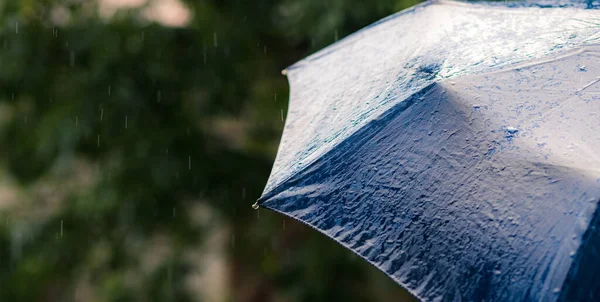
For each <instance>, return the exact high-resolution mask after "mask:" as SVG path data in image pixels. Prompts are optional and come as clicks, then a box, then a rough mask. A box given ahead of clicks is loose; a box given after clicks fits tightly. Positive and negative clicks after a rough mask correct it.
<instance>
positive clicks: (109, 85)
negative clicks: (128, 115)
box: [108, 85, 110, 95]
mask: <svg viewBox="0 0 600 302" xmlns="http://www.w3.org/2000/svg"><path fill="white" fill-rule="evenodd" d="M108 95H110V85H108Z"/></svg>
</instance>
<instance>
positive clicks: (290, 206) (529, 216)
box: [259, 1, 600, 301]
mask: <svg viewBox="0 0 600 302" xmlns="http://www.w3.org/2000/svg"><path fill="white" fill-rule="evenodd" d="M584 7H586V6H585V5H584V6H583V7H582V6H581V5H571V6H567V7H564V6H561V7H555V6H553V5H548V3H545V5H539V4H538V5H533V4H510V6H506V5H505V4H494V5H488V4H465V3H456V2H447V1H440V2H429V3H426V4H424V5H420V6H417V7H415V8H413V9H411V10H408V11H404V12H401V13H399V14H397V15H394V16H392V17H390V18H387V19H384V20H382V21H380V22H378V23H376V24H374V25H372V26H370V27H368V28H367V29H365V30H362V31H360V32H358V33H357V34H354V35H353V36H351V37H349V38H348V39H345V40H343V41H341V42H340V43H338V44H335V45H333V46H332V47H330V48H327V49H325V50H323V51H321V52H319V53H317V54H315V55H313V56H312V57H309V58H307V59H305V60H303V61H301V62H299V63H297V64H296V65H294V66H292V67H291V68H290V69H289V70H288V75H289V77H290V84H291V91H292V93H291V104H290V111H289V116H288V120H287V121H286V127H285V130H284V136H283V138H282V142H281V145H280V149H279V152H278V155H277V159H276V163H275V166H274V168H273V172H272V175H271V177H270V179H269V182H268V184H267V187H266V188H265V192H264V194H263V196H262V197H261V199H260V201H259V204H260V205H261V206H263V207H266V208H269V209H272V210H275V211H278V212H281V213H284V214H285V215H288V216H290V217H293V218H296V219H298V220H300V221H303V222H305V223H307V224H309V225H310V226H312V227H314V228H316V229H317V230H319V231H321V232H323V233H324V234H326V235H327V236H329V237H331V238H333V239H334V240H336V241H338V242H339V243H341V244H343V245H344V246H346V247H348V248H349V249H351V250H353V251H354V252H356V253H357V254H359V255H360V256H362V257H363V258H365V259H366V260H368V261H369V262H371V263H372V264H374V265H375V266H377V267H378V268H380V269H381V270H383V271H384V272H386V273H387V274H388V275H390V277H392V278H393V279H394V280H396V281H397V282H398V283H400V284H402V285H403V286H405V287H406V288H407V289H409V290H410V291H411V292H412V293H413V294H414V295H415V296H417V297H419V298H421V299H423V300H448V301H461V300H477V301H479V300H511V301H512V300H561V299H566V300H571V299H579V300H585V299H592V298H596V299H598V298H600V288H598V287H597V286H596V285H595V281H593V280H597V277H599V274H600V267H599V265H598V264H595V261H594V259H597V257H599V256H600V254H598V252H599V249H600V242H599V240H598V237H600V234H598V232H597V231H596V229H597V228H600V218H599V217H598V216H599V215H598V213H597V206H598V202H599V201H600V134H599V133H600V46H598V45H596V44H594V43H596V42H598V41H599V40H600V13H599V11H598V10H594V9H584Z"/></svg>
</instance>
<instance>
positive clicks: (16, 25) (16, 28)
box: [15, 21, 19, 34]
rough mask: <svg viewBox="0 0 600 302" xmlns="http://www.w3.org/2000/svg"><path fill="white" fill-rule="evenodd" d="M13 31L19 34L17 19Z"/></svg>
mask: <svg viewBox="0 0 600 302" xmlns="http://www.w3.org/2000/svg"><path fill="white" fill-rule="evenodd" d="M15 33H16V34H19V21H17V22H16V24H15Z"/></svg>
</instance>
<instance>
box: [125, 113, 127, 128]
mask: <svg viewBox="0 0 600 302" xmlns="http://www.w3.org/2000/svg"><path fill="white" fill-rule="evenodd" d="M125 129H127V115H126V116H125Z"/></svg>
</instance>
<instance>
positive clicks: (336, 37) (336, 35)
mask: <svg viewBox="0 0 600 302" xmlns="http://www.w3.org/2000/svg"><path fill="white" fill-rule="evenodd" d="M334 38H335V41H336V42H337V40H338V39H339V35H338V30H337V29H336V30H335V34H334Z"/></svg>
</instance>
